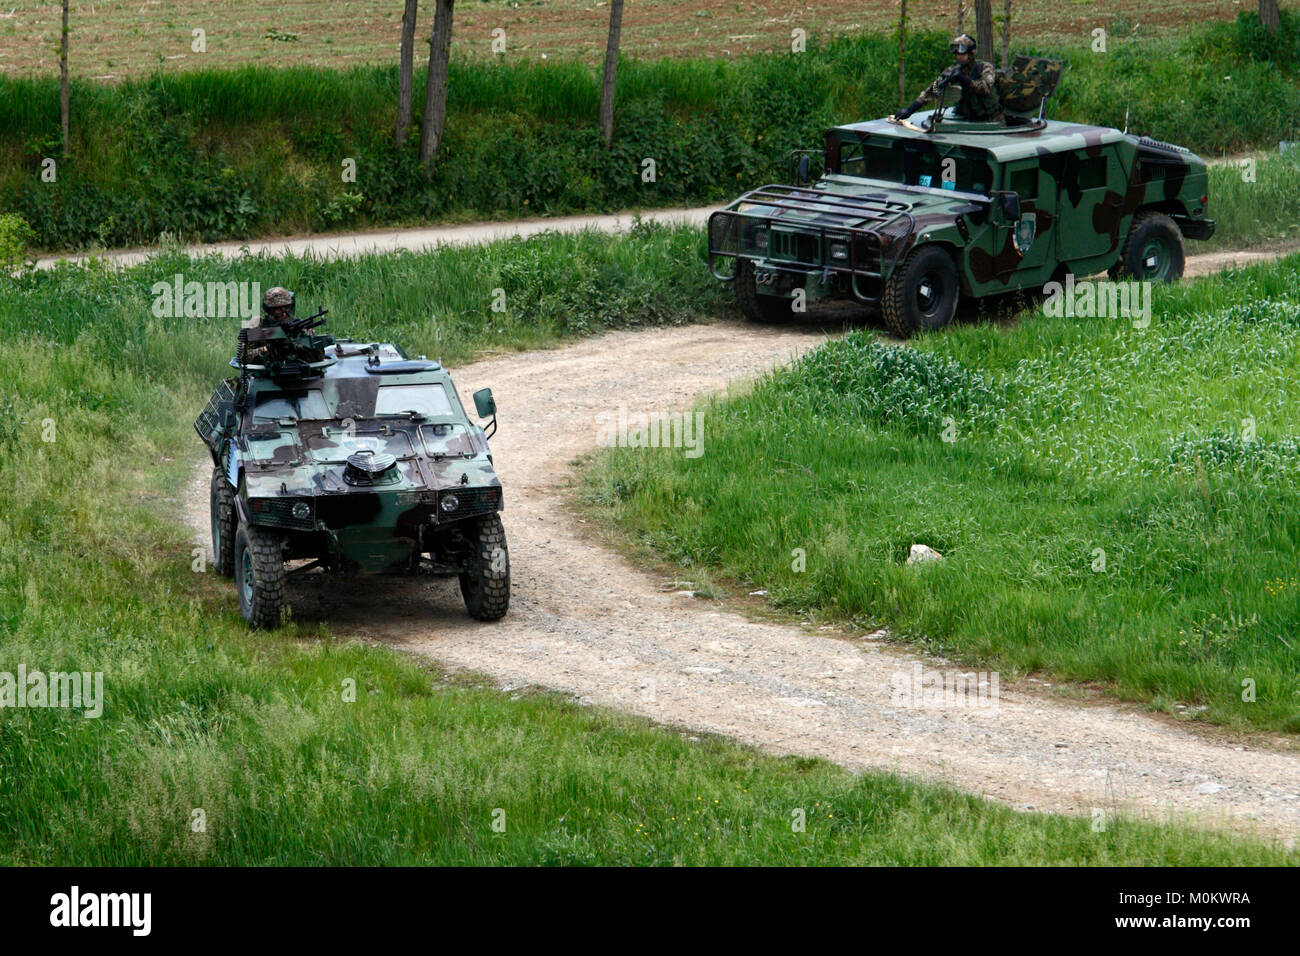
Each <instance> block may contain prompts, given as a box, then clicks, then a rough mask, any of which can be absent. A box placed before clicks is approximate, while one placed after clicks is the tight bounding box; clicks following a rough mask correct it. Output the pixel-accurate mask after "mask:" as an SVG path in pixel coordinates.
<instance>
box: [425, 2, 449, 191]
mask: <svg viewBox="0 0 1300 956" xmlns="http://www.w3.org/2000/svg"><path fill="white" fill-rule="evenodd" d="M455 5H456V0H437V3H436V5H435V7H434V11H433V32H432V33H431V34H430V36H429V81H428V87H427V88H426V89H425V91H424V125H423V126H421V127H420V162H421V163H423V164H424V168H425V169H428V170H432V169H433V161H434V160H435V159H436V158H437V156H438V146H439V144H440V143H441V142H442V130H443V126H444V125H446V122H447V64H448V62H449V61H450V58H451V18H452V13H453V7H455Z"/></svg>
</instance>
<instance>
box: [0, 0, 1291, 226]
mask: <svg viewBox="0 0 1300 956" xmlns="http://www.w3.org/2000/svg"><path fill="white" fill-rule="evenodd" d="M1284 20H1285V23H1286V25H1287V26H1286V31H1283V32H1282V33H1280V34H1279V36H1281V37H1282V39H1280V40H1279V39H1276V38H1274V37H1267V36H1265V35H1263V34H1260V35H1259V36H1256V34H1255V33H1252V32H1251V29H1250V28H1249V24H1250V21H1249V17H1248V16H1246V17H1244V18H1243V19H1241V20H1239V21H1237V22H1233V23H1218V24H1211V25H1208V26H1203V27H1198V28H1197V29H1196V30H1195V31H1194V32H1193V33H1192V34H1191V35H1190V36H1187V37H1181V38H1180V37H1172V36H1164V37H1160V38H1156V39H1138V38H1136V37H1128V38H1126V37H1125V36H1124V35H1123V31H1122V30H1121V31H1118V32H1113V33H1112V36H1111V39H1110V43H1109V46H1108V52H1106V53H1104V54H1100V53H1094V52H1092V50H1091V49H1090V47H1088V46H1084V45H1074V46H1068V45H1066V46H1061V45H1055V44H1053V43H1044V44H1040V45H1038V46H1036V47H1034V48H1033V49H1027V48H1025V49H1024V52H1036V53H1042V54H1046V55H1055V56H1063V57H1064V58H1065V59H1066V60H1067V62H1068V64H1069V71H1068V73H1067V74H1066V79H1065V81H1064V82H1063V84H1062V88H1061V91H1060V93H1059V94H1058V97H1057V101H1055V102H1053V103H1052V105H1051V113H1052V115H1054V116H1056V117H1059V118H1062V119H1070V120H1085V121H1088V122H1097V123H1103V124H1109V125H1115V126H1122V125H1123V123H1124V119H1125V111H1126V110H1128V114H1129V126H1130V128H1131V129H1132V130H1135V131H1141V132H1145V133H1149V134H1151V135H1154V136H1156V137H1159V138H1164V139H1169V140H1172V141H1175V142H1179V143H1182V144H1184V145H1187V146H1189V147H1191V148H1192V149H1194V150H1196V151H1198V152H1201V153H1204V154H1215V153H1222V152H1230V151H1236V150H1239V149H1242V148H1245V147H1255V146H1269V147H1272V146H1275V144H1276V143H1277V142H1278V141H1280V140H1284V139H1300V135H1297V133H1296V127H1295V117H1296V116H1297V115H1300V80H1298V79H1297V76H1296V71H1295V63H1297V62H1300V51H1297V50H1295V49H1293V46H1294V43H1293V40H1294V37H1295V29H1294V24H1295V22H1296V21H1295V18H1294V17H1292V16H1290V15H1287V12H1286V11H1284ZM1278 44H1282V46H1278ZM1287 44H1291V46H1288V45H1287ZM1018 49H1022V48H1021V47H1019V46H1018ZM908 51H909V52H908V75H909V76H910V77H913V78H925V77H927V76H929V75H932V74H934V73H937V72H938V70H939V69H940V68H941V67H942V66H943V65H944V64H945V63H946V62H947V59H948V52H947V46H946V35H945V34H941V33H923V34H919V35H916V36H913V37H911V38H910V39H909V42H908ZM895 55H896V48H895V44H894V42H893V40H892V39H891V38H890V37H888V36H885V35H878V34H871V35H866V36H857V37H841V38H837V39H833V40H830V41H828V42H826V43H825V44H823V45H820V46H817V45H810V46H809V48H808V51H807V52H806V53H801V54H765V55H757V56H751V57H743V58H736V59H725V60H724V59H704V58H701V59H676V60H654V61H638V60H630V61H627V62H624V63H623V64H621V65H620V67H619V71H618V84H617V85H618V91H617V103H618V110H617V113H616V135H615V138H614V143H613V148H612V149H608V150H607V149H605V148H604V143H603V140H602V136H601V132H600V130H599V128H598V126H597V124H596V122H595V120H596V117H597V114H598V111H599V97H600V76H599V73H598V71H597V70H596V69H594V68H592V67H589V66H587V65H584V64H582V63H579V62H573V61H568V62H555V61H548V62H543V61H540V60H538V61H528V60H522V61H510V62H508V63H499V62H485V61H482V60H477V59H470V60H467V59H460V60H454V61H453V62H452V64H451V75H450V80H449V101H448V117H447V125H446V130H445V134H444V138H443V141H442V146H441V152H440V156H441V158H440V160H439V162H438V165H437V169H436V171H435V172H434V174H433V176H432V178H427V177H426V175H425V172H424V170H423V169H422V167H421V166H420V164H419V162H418V160H417V157H416V151H415V149H414V146H413V145H410V144H408V146H407V147H406V148H399V147H397V146H396V145H395V144H394V142H393V129H394V121H395V116H396V112H395V111H396V102H397V88H398V71H397V68H396V66H393V67H391V68H389V67H356V68H352V69H348V70H343V71H334V70H327V69H318V68H310V67H283V68H265V67H247V68H241V69H234V70H203V71H194V72H187V73H182V74H180V75H175V76H168V75H163V74H161V73H159V74H155V75H154V76H152V77H149V78H146V79H139V80H132V81H128V82H125V83H122V84H120V85H115V86H108V85H102V84H97V83H92V82H87V81H84V80H82V81H77V82H75V83H74V85H73V101H74V104H75V110H74V112H75V122H74V127H73V144H72V154H73V156H72V158H71V159H69V160H66V161H60V162H59V165H58V168H57V178H56V179H55V181H54V182H46V181H45V180H44V179H43V178H42V175H41V173H42V165H41V164H42V161H43V159H45V158H46V157H55V156H56V155H57V154H58V152H59V149H60V137H59V128H58V115H59V108H58V83H57V80H56V79H55V78H53V77H51V78H48V79H46V78H42V79H37V80H33V79H15V78H3V79H0V211H9V212H15V213H19V214H21V215H22V216H23V217H24V218H25V219H26V220H27V221H28V222H29V223H31V224H32V226H33V228H34V229H35V230H36V232H37V235H36V243H37V244H38V245H39V246H41V247H42V248H46V249H71V248H80V247H87V246H94V245H100V246H122V245H131V244H139V243H151V242H154V241H156V240H157V239H158V237H159V236H160V235H162V234H169V235H175V236H178V237H181V238H186V239H188V238H197V239H202V240H217V239H224V238H231V237H235V238H240V237H248V236H253V235H264V234H270V233H295V232H303V231H320V230H327V229H338V228H345V227H359V226H367V225H374V224H400V223H413V222H427V221H430V220H444V221H453V220H463V219H479V218H492V217H502V216H509V217H516V216H519V215H521V214H523V215H528V214H532V213H535V214H537V215H555V214H564V213H575V212H595V211H608V210H615V209H626V208H644V207H661V206H671V205H674V204H681V203H700V202H710V201H722V200H726V199H730V198H731V197H732V196H733V195H734V194H735V193H736V192H738V191H739V190H740V189H741V188H742V187H749V186H754V185H758V184H760V183H763V182H771V181H773V180H777V179H783V178H786V177H787V176H788V172H789V171H788V169H787V168H786V157H787V155H788V153H789V151H790V150H792V149H795V148H799V147H807V146H812V145H816V144H817V143H818V142H820V136H821V132H822V131H823V130H824V129H825V128H826V127H827V126H829V125H833V124H834V123H838V122H844V121H849V120H857V119H861V118H863V117H869V116H882V115H885V114H887V113H889V112H890V111H892V110H893V109H894V108H895V107H896V106H897V103H896V102H895V99H896V92H895V91H896V88H897V82H896V79H897V72H896V66H895ZM1225 77H1229V79H1224V78H1225ZM917 82H921V80H916V81H915V82H913V83H912V85H916V83H917ZM414 96H415V99H416V101H417V102H420V101H421V100H422V99H423V96H424V88H423V81H422V80H421V79H418V78H417V80H416V88H415V90H414ZM412 135H413V136H414V135H416V134H415V131H414V130H413V131H412ZM647 159H651V160H653V161H654V175H653V179H652V181H651V180H650V179H649V177H647V176H646V175H645V174H646V173H647V171H648V170H647V167H646V165H645V162H644V161H645V160H647ZM353 167H354V168H355V178H352V177H351V170H352V168H353Z"/></svg>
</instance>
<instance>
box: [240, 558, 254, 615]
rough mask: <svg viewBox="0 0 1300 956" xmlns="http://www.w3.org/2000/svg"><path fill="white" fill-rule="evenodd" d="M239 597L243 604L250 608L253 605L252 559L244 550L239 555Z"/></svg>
mask: <svg viewBox="0 0 1300 956" xmlns="http://www.w3.org/2000/svg"><path fill="white" fill-rule="evenodd" d="M239 596H240V597H241V598H242V599H243V601H244V604H245V605H248V606H252V603H253V557H252V555H250V554H249V553H248V549H247V548H245V549H244V550H243V551H241V552H240V554H239Z"/></svg>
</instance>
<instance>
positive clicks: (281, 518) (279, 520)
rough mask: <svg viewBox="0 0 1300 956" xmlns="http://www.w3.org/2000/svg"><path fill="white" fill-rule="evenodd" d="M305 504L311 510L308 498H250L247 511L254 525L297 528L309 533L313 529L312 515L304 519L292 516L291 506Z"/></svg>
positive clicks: (309, 513)
mask: <svg viewBox="0 0 1300 956" xmlns="http://www.w3.org/2000/svg"><path fill="white" fill-rule="evenodd" d="M304 501H305V502H306V503H307V507H308V509H310V508H311V499H310V498H250V499H249V501H248V510H249V513H250V517H251V518H252V520H253V523H254V524H259V525H269V526H270V527H273V528H297V529H299V530H304V531H310V530H311V528H312V527H313V521H312V514H311V512H310V511H309V512H308V514H307V517H305V518H295V517H294V516H293V506H294V505H296V504H298V503H299V502H304Z"/></svg>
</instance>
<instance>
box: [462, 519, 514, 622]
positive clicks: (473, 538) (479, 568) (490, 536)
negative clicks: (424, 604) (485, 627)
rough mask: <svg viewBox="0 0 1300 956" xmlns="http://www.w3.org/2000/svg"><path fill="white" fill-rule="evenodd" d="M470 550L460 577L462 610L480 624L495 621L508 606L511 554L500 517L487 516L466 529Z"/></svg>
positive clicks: (503, 613) (502, 615)
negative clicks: (463, 608) (467, 565)
mask: <svg viewBox="0 0 1300 956" xmlns="http://www.w3.org/2000/svg"><path fill="white" fill-rule="evenodd" d="M466 537H467V538H469V541H470V545H471V546H472V547H473V555H472V556H471V558H470V565H469V570H467V571H465V572H462V573H461V576H460V593H461V596H463V597H464V598H465V610H467V611H469V616H470V617H472V618H476V619H477V620H480V621H495V620H498V619H500V618H502V617H504V616H505V613H506V611H507V609H509V607H510V552H509V550H507V548H506V529H505V528H504V527H503V526H502V524H501V516H500V515H495V514H492V515H487V516H485V517H482V518H479V519H478V520H477V521H475V522H474V524H473V526H472V527H471V528H467V529H466Z"/></svg>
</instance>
